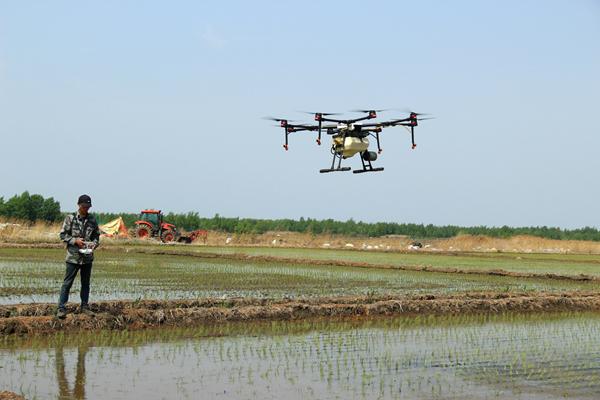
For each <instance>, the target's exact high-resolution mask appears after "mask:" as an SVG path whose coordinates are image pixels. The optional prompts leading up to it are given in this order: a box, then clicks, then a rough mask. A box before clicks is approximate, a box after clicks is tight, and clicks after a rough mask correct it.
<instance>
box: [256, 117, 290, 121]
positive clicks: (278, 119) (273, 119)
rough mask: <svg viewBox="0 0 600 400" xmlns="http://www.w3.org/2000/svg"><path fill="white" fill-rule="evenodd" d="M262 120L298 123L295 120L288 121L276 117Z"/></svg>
mask: <svg viewBox="0 0 600 400" xmlns="http://www.w3.org/2000/svg"><path fill="white" fill-rule="evenodd" d="M262 119H266V120H267V121H277V122H282V121H285V122H296V121H295V120H293V119H287V118H275V117H263V118H262Z"/></svg>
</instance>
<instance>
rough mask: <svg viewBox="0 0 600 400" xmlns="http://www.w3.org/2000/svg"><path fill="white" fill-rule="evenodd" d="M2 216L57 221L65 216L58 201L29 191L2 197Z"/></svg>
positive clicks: (0, 212)
mask: <svg viewBox="0 0 600 400" xmlns="http://www.w3.org/2000/svg"><path fill="white" fill-rule="evenodd" d="M0 216H3V217H7V218H10V219H15V220H21V221H29V222H35V221H46V222H56V221H59V220H61V219H62V218H63V214H62V213H61V211H60V203H59V202H58V201H56V200H54V199H53V198H52V197H49V198H47V199H45V198H44V197H43V196H42V195H39V194H29V192H23V193H21V194H20V195H14V196H13V197H11V198H10V199H8V200H4V197H0Z"/></svg>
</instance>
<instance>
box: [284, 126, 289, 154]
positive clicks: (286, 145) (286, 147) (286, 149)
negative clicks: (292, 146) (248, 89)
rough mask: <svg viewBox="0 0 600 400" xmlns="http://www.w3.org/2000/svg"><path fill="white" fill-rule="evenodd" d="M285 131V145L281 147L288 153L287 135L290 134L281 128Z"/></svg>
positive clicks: (285, 128)
mask: <svg viewBox="0 0 600 400" xmlns="http://www.w3.org/2000/svg"><path fill="white" fill-rule="evenodd" d="M283 129H284V131H285V144H284V145H283V148H284V149H285V151H288V135H289V134H290V133H289V131H288V128H287V127H284V128H283Z"/></svg>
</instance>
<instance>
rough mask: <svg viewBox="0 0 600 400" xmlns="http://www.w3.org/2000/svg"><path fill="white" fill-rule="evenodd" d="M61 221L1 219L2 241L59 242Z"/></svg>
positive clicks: (0, 231)
mask: <svg viewBox="0 0 600 400" xmlns="http://www.w3.org/2000/svg"><path fill="white" fill-rule="evenodd" d="M60 227H61V224H60V223H48V222H42V221H38V222H34V223H31V222H23V221H15V220H10V219H0V242H3V243H52V242H58V241H59V238H58V233H59V232H60Z"/></svg>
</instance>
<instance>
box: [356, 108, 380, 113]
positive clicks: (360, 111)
mask: <svg viewBox="0 0 600 400" xmlns="http://www.w3.org/2000/svg"><path fill="white" fill-rule="evenodd" d="M389 110H390V109H389V108H385V109H381V110H373V109H371V110H350V112H357V113H368V112H372V111H374V112H384V111H389Z"/></svg>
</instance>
